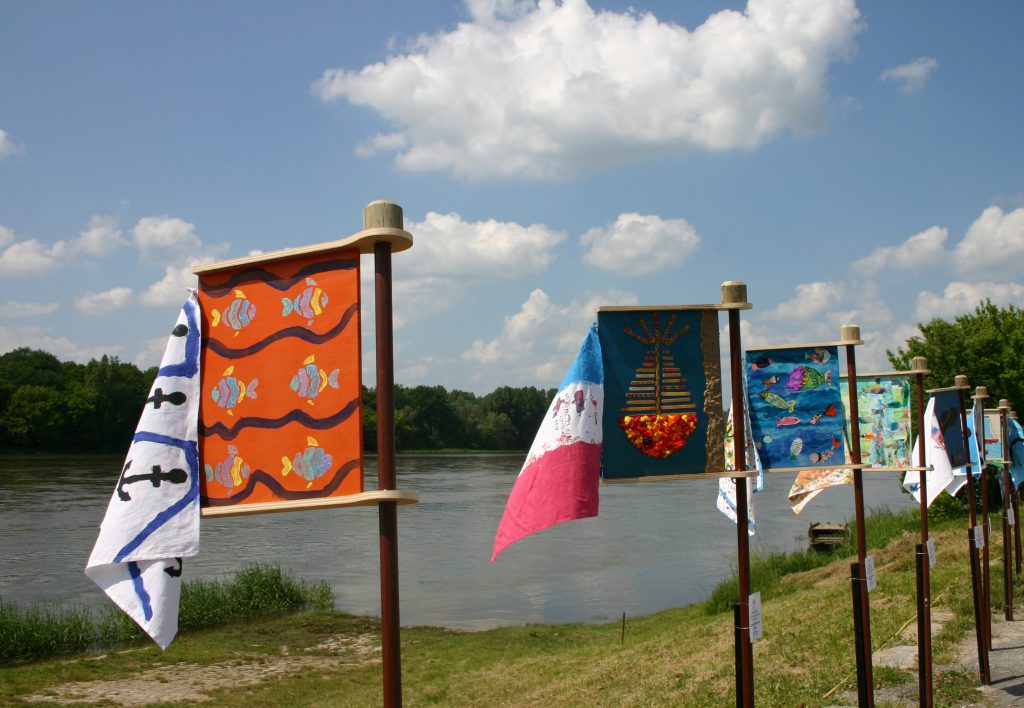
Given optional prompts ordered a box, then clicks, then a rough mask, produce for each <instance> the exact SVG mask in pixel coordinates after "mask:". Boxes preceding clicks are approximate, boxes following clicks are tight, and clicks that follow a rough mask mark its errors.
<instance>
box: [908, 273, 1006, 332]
mask: <svg viewBox="0 0 1024 708" xmlns="http://www.w3.org/2000/svg"><path fill="white" fill-rule="evenodd" d="M986 298H987V299H990V300H991V301H992V302H993V304H995V305H1000V306H1005V305H1009V304H1011V303H1012V304H1015V305H1018V304H1020V302H1021V301H1022V300H1024V285H1021V284H1020V283H992V282H985V283H963V282H953V283H950V284H949V285H947V286H946V289H945V290H944V291H943V292H942V294H941V295H937V294H935V293H933V292H931V291H928V290H925V291H924V292H922V293H921V294H920V295H918V296H917V310H916V311H915V316H916V317H917V319H918V321H920V322H928V321H930V320H931V319H932V318H934V317H940V318H942V319H944V320H949V319H952V318H954V317H957V316H958V315H965V314H968V313H970V312H974V309H975V308H976V307H977V306H978V305H980V304H981V302H982V301H983V300H985V299H986Z"/></svg>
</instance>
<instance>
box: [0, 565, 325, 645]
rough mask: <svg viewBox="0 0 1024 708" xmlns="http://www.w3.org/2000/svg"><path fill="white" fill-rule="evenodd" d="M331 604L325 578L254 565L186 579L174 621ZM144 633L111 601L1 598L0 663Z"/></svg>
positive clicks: (209, 621) (213, 622) (188, 625)
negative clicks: (93, 605) (93, 604)
mask: <svg viewBox="0 0 1024 708" xmlns="http://www.w3.org/2000/svg"><path fill="white" fill-rule="evenodd" d="M333 606H334V597H333V595H332V593H331V588H330V586H329V585H328V584H327V583H326V582H319V583H308V582H305V581H302V580H297V579H295V578H294V577H292V576H291V575H288V574H286V573H283V572H282V571H281V569H280V568H277V567H274V566H267V565H254V566H252V567H249V568H246V569H245V570H243V571H241V572H240V573H237V574H236V575H235V576H234V577H232V578H231V579H230V580H224V581H219V580H218V581H203V580H198V581H188V582H185V583H184V584H183V585H182V589H181V603H180V605H179V615H178V626H179V628H180V629H181V630H182V631H189V630H193V629H198V628H208V627H216V626H218V625H224V624H228V623H230V622H239V621H242V620H246V619H251V618H253V617H259V616H263V615H269V614H287V613H294V612H299V611H301V610H308V609H329V608H331V607H333ZM143 636H144V635H143V632H142V630H140V629H139V627H138V625H136V624H135V623H134V622H133V621H132V620H131V619H130V618H129V617H128V616H127V615H126V614H124V613H123V612H121V611H120V610H118V609H117V608H116V607H114V606H112V605H111V606H108V607H107V608H106V609H105V610H102V611H99V612H94V611H91V610H88V609H86V608H82V607H57V606H52V605H36V606H32V607H27V608H26V607H19V606H17V605H13V604H8V603H2V602H0V664H7V663H13V662H17V661H28V660H32V659H39V658H45V657H50V656H57V655H61V654H67V653H70V652H81V651H90V650H98V649H103V648H107V647H115V646H119V645H122V644H125V643H127V642H132V641H135V640H139V639H141V638H142V637H143Z"/></svg>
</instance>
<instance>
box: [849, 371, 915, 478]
mask: <svg viewBox="0 0 1024 708" xmlns="http://www.w3.org/2000/svg"><path fill="white" fill-rule="evenodd" d="M843 395H844V399H843V400H844V401H845V400H846V398H845V397H846V390H845V388H844V390H843ZM909 403H910V379H909V377H908V376H906V375H902V374H886V375H884V376H883V375H868V376H858V377H857V411H858V420H859V423H860V425H859V427H860V439H861V446H860V448H861V461H862V462H865V463H867V464H869V465H871V466H872V467H874V468H877V469H902V468H905V467H907V466H909V465H910V464H911V461H910V458H909V455H908V451H909V450H910V449H911V444H910V407H909ZM849 434H850V431H849V428H847V435H849Z"/></svg>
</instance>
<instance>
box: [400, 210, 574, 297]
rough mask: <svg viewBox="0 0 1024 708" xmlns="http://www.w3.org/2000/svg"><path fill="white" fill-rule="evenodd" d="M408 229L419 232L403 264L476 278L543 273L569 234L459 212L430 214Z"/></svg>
mask: <svg viewBox="0 0 1024 708" xmlns="http://www.w3.org/2000/svg"><path fill="white" fill-rule="evenodd" d="M406 228H407V230H408V231H409V232H410V233H412V234H414V236H415V239H416V247H415V248H413V249H412V250H410V251H409V255H408V257H407V258H403V265H404V267H406V268H408V269H410V270H411V271H412V272H413V273H415V274H417V275H420V276H436V277H442V278H457V279H459V280H472V281H483V280H491V279H494V278H499V279H503V280H513V279H516V278H521V277H523V276H526V275H536V274H537V273H542V272H544V271H545V270H547V269H548V266H550V265H551V264H552V263H553V262H554V260H555V256H554V253H553V251H554V248H555V246H557V245H558V244H559V243H561V242H562V241H563V240H565V236H566V234H565V232H564V231H558V230H555V229H552V228H549V227H547V226H544V225H543V224H531V225H529V226H522V225H520V224H517V223H515V222H510V221H495V220H494V219H488V220H487V221H473V222H469V221H463V220H462V217H460V216H459V215H458V214H456V213H448V214H438V213H436V212H428V213H427V215H426V217H425V218H424V220H423V221H421V222H413V223H410V224H408V225H407V226H406Z"/></svg>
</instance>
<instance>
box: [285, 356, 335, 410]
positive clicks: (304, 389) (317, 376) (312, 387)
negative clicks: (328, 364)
mask: <svg viewBox="0 0 1024 708" xmlns="http://www.w3.org/2000/svg"><path fill="white" fill-rule="evenodd" d="M339 385H340V384H339V383H338V370H337V369H335V370H334V371H332V372H331V373H327V372H326V371H324V370H323V369H321V368H320V367H318V366H317V365H316V357H315V356H309V357H306V359H305V360H304V361H303V362H302V368H301V369H299V370H298V371H297V372H296V373H295V376H293V377H292V380H291V383H290V384H288V386H289V388H291V390H292V391H295V393H297V394H298V395H299V396H300V397H301V398H305V399H306V403H308V404H310V405H313V399H315V398H316V397H317V396H319V395H320V394H321V393H323V391H324V389H325V388H327V387H328V386H330V387H331V388H334V389H336V388H338V386H339Z"/></svg>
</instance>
